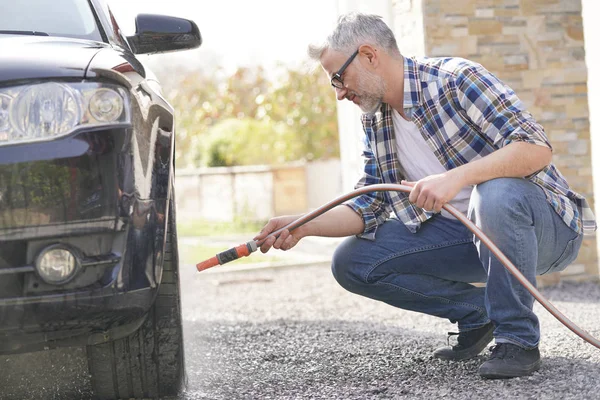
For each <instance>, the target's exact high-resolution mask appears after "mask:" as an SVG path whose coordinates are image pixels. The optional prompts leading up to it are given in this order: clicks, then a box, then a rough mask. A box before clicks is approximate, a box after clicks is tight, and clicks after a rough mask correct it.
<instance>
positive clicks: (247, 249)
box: [196, 240, 258, 271]
mask: <svg viewBox="0 0 600 400" xmlns="http://www.w3.org/2000/svg"><path fill="white" fill-rule="evenodd" d="M257 248H258V245H257V244H256V241H254V240H251V241H249V242H248V243H244V244H240V245H239V246H236V247H232V248H231V249H229V250H225V251H223V252H221V253H219V254H217V255H216V256H214V257H211V258H209V259H208V260H205V261H202V262H201V263H198V264H196V268H197V269H198V271H204V270H205V269H208V268H211V267H214V266H217V265H223V264H225V263H228V262H229V261H233V260H237V259H238V258H241V257H246V256H249V255H250V254H251V253H253V252H255V251H256V249H257Z"/></svg>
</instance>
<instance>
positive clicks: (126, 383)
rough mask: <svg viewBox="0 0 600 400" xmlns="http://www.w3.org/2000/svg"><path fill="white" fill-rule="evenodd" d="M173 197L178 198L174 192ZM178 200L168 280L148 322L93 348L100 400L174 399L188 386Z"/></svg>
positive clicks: (169, 243)
mask: <svg viewBox="0 0 600 400" xmlns="http://www.w3.org/2000/svg"><path fill="white" fill-rule="evenodd" d="M171 193H172V194H174V191H173V187H171ZM172 197H173V198H172V200H171V202H170V205H169V221H168V226H167V239H166V247H165V253H164V263H163V274H162V280H161V284H160V286H159V290H158V295H157V297H156V300H155V302H154V304H153V306H152V308H151V309H150V311H149V312H148V315H147V317H146V320H145V321H144V323H143V324H142V326H141V327H140V328H139V329H138V330H137V331H136V332H134V333H133V334H131V335H130V336H128V337H125V338H122V339H118V340H115V341H112V342H107V343H103V344H99V345H94V346H87V357H88V367H89V371H90V379H91V385H92V390H93V395H94V398H96V399H130V398H160V397H163V396H174V395H177V394H178V393H179V392H180V391H181V390H183V388H184V386H185V381H186V376H185V360H184V350H183V329H182V318H181V296H180V285H179V263H178V261H179V259H178V253H177V229H176V222H175V204H174V203H175V201H174V196H172Z"/></svg>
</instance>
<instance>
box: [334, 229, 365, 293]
mask: <svg viewBox="0 0 600 400" xmlns="http://www.w3.org/2000/svg"><path fill="white" fill-rule="evenodd" d="M356 240H358V239H356V238H355V237H351V238H348V239H346V240H344V241H343V242H342V243H341V244H340V245H339V246H338V247H337V248H336V249H335V252H334V253H333V258H332V261H331V272H332V273H333V277H334V278H335V280H336V281H337V282H338V283H339V284H340V285H341V286H342V287H343V288H344V289H346V290H349V291H352V292H353V291H355V289H356V287H357V286H360V285H361V283H363V280H362V277H361V276H360V274H359V268H358V265H357V257H356V246H355V244H356V243H355V241H356Z"/></svg>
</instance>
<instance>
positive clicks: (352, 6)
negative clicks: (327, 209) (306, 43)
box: [332, 0, 420, 192]
mask: <svg viewBox="0 0 600 400" xmlns="http://www.w3.org/2000/svg"><path fill="white" fill-rule="evenodd" d="M419 1H420V0H419ZM351 11H358V12H363V13H369V14H377V15H380V16H381V17H382V18H383V20H384V21H385V22H386V23H387V24H388V25H389V26H394V25H393V21H392V2H391V0H369V1H364V0H362V1H361V0H338V15H342V14H345V13H348V12H351ZM332 95H333V94H332ZM361 115H362V113H361V111H360V109H359V108H358V107H357V106H356V105H355V104H353V103H351V102H349V101H346V100H344V101H340V102H338V126H339V130H340V159H341V162H342V187H343V190H344V192H349V191H350V190H352V189H353V188H354V184H355V183H356V182H357V181H358V179H359V178H360V176H361V174H362V168H363V159H362V150H363V137H364V133H363V130H362V125H361V123H360V117H361Z"/></svg>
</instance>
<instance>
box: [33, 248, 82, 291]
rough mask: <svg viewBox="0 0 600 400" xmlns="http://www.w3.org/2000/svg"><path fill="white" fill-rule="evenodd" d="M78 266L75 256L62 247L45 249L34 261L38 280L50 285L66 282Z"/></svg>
mask: <svg viewBox="0 0 600 400" xmlns="http://www.w3.org/2000/svg"><path fill="white" fill-rule="evenodd" d="M79 265H80V263H79V259H78V258H77V256H76V255H75V254H74V253H73V252H72V251H71V250H70V249H68V248H66V247H64V246H62V245H53V246H49V247H46V248H45V249H44V250H43V251H42V252H41V253H40V254H39V255H38V257H37V259H36V261H35V268H36V269H37V272H38V274H39V275H40V278H42V279H43V280H44V282H46V283H49V284H52V285H58V284H62V283H66V282H68V281H69V280H70V279H71V278H73V276H75V273H76V272H77V270H78V269H79Z"/></svg>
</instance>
